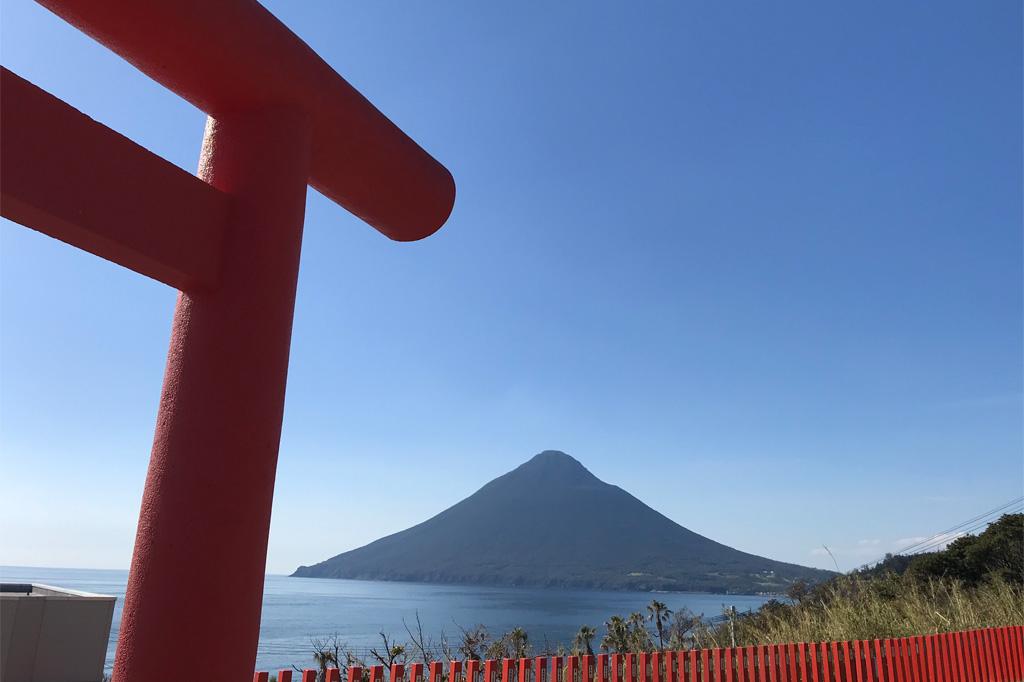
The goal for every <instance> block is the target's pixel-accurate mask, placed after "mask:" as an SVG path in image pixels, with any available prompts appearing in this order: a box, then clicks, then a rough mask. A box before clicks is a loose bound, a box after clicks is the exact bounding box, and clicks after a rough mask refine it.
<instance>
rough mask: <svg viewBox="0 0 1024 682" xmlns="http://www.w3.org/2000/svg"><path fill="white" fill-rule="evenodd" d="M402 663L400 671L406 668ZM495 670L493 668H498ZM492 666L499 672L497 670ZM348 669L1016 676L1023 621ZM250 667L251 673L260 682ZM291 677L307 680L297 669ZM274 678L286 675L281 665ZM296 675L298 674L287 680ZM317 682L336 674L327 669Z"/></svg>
mask: <svg viewBox="0 0 1024 682" xmlns="http://www.w3.org/2000/svg"><path fill="white" fill-rule="evenodd" d="M406 668H408V670H406ZM499 669H500V670H499ZM499 674H500V679H499ZM387 677H388V679H387V680H386V681H385V670H384V666H381V665H377V666H373V667H371V668H369V670H365V671H364V670H363V669H362V668H358V667H354V668H350V669H349V672H348V680H349V682H353V681H355V682H362V681H363V680H366V679H368V680H369V682H1024V627H1022V626H1008V627H1001V628H986V629H984V630H968V631H965V632H945V633H941V634H936V635H920V636H916V637H900V638H898V639H875V640H856V641H853V642H818V643H806V642H795V643H791V644H767V645H760V646H745V647H734V648H728V649H701V650H691V651H665V652H654V653H649V654H610V655H609V654H600V655H598V656H538V657H536V658H519V659H514V658H505V659H502V660H501V661H493V660H491V661H466V662H465V663H463V662H462V661H450V662H449V663H448V671H447V675H445V670H444V664H442V663H440V662H434V663H431V664H430V665H429V669H427V670H426V679H424V666H423V664H422V663H414V664H412V665H409V666H403V665H393V666H391V670H390V675H388V676H387ZM269 679H270V676H269V674H268V673H265V672H260V673H256V675H255V676H254V677H253V682H269ZM299 679H301V682H316V671H314V670H304V671H303V672H302V676H301V678H299ZM277 682H292V671H290V670H282V671H280V672H279V673H278V674H277ZM296 682H298V680H297V681H296ZM326 682H341V671H339V670H338V669H337V668H332V669H330V670H328V671H327V680H326Z"/></svg>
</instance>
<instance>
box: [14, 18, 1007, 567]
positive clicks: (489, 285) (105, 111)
mask: <svg viewBox="0 0 1024 682" xmlns="http://www.w3.org/2000/svg"><path fill="white" fill-rule="evenodd" d="M266 4H267V6H268V7H269V8H270V9H271V10H272V11H273V12H274V13H275V14H277V15H278V16H279V17H280V18H281V19H282V20H283V21H284V22H285V23H286V24H287V25H288V26H289V27H291V28H292V30H294V31H295V32H296V33H297V34H298V35H300V36H302V37H303V38H304V39H305V40H306V41H307V42H308V43H309V44H310V45H311V46H312V47H313V48H314V49H315V50H317V51H318V52H319V53H320V54H321V55H323V56H324V58H325V59H326V60H327V61H328V62H329V63H330V64H331V65H332V66H333V67H334V68H335V69H337V70H338V71H339V73H341V74H342V75H344V76H345V77H346V78H347V79H348V80H349V81H350V82H351V83H352V84H353V85H354V86H355V87H357V88H358V89H359V90H361V91H362V92H363V93H364V94H365V95H366V96H367V97H368V98H369V99H370V100H371V101H373V102H374V103H375V104H376V105H377V106H378V107H379V108H380V109H381V110H382V111H383V112H384V113H385V114H387V115H388V116H390V117H391V118H392V119H393V120H394V121H395V122H396V123H397V124H398V125H399V126H400V127H402V128H403V129H405V130H406V131H407V132H409V133H410V134H411V135H412V137H413V138H414V139H416V140H417V141H419V142H420V143H421V144H422V145H423V146H424V147H425V148H426V149H427V150H428V151H430V152H431V153H432V154H434V155H435V156H436V157H437V158H438V159H440V160H441V161H442V162H443V163H444V164H445V165H447V166H448V168H450V169H451V170H452V172H453V173H454V175H455V178H456V182H457V184H458V200H457V203H456V207H455V211H454V214H453V215H452V218H451V220H450V221H449V223H448V224H447V226H446V227H445V228H444V229H443V230H442V231H441V232H439V233H438V234H437V235H435V236H433V237H431V238H430V239H427V240H425V241H423V242H420V243H415V244H404V245H403V244H396V243H393V242H390V241H388V240H387V239H385V238H383V237H382V236H380V235H379V234H377V233H376V232H375V231H373V230H371V229H369V228H368V227H366V226H365V225H363V224H361V223H360V222H358V221H357V220H356V219H355V218H353V217H352V216H350V215H348V214H346V213H345V212H344V211H343V210H341V209H340V208H338V207H336V206H335V205H333V204H331V203H330V202H328V201H327V200H326V199H324V198H323V197H321V196H319V195H317V194H316V193H314V192H312V191H310V193H309V201H308V207H307V220H306V230H305V236H304V248H303V259H302V269H301V273H300V276H299V291H298V300H297V304H296V317H295V327H294V337H293V342H292V356H291V372H290V377H289V384H288V397H287V406H286V414H285V421H284V435H283V440H282V443H281V456H280V464H279V470H278V471H279V473H278V482H277V489H276V497H275V506H274V516H273V524H272V532H271V539H270V554H269V558H268V569H269V570H270V571H272V572H285V571H291V570H293V569H294V568H295V567H296V566H297V565H298V564H300V563H307V564H308V563H312V562H314V561H319V560H322V559H324V558H326V557H328V556H331V555H333V554H335V553H337V552H339V551H342V550H345V549H350V548H353V547H355V546H358V545H360V544H363V543H365V542H367V541H370V540H372V539H374V538H376V537H378V536H380V535H382V534H385V533H389V532H393V531H396V530H400V529H402V528H404V527H406V526H408V525H411V524H413V523H416V522H418V521H420V520H423V519H425V518H426V517H428V516H430V515H433V514H434V513H436V512H438V511H440V510H441V509H443V508H445V507H447V506H449V505H450V504H452V503H454V502H456V501H458V500H459V499H461V498H462V497H464V496H465V495H467V494H469V493H471V492H473V491H474V490H476V489H477V488H478V487H479V486H480V485H482V484H483V483H485V482H486V481H488V480H489V479H491V478H493V477H494V476H496V475H498V474H501V473H503V472H505V471H507V470H509V469H511V468H512V467H514V466H515V465H517V464H519V463H520V462H522V461H524V460H526V459H527V458H529V457H530V456H531V455H533V454H535V453H537V452H539V451H541V450H544V449H561V450H565V451H566V452H569V453H570V454H572V455H574V456H575V457H577V458H578V459H579V460H581V461H582V462H583V463H584V464H585V465H586V466H587V467H588V468H590V469H591V470H592V471H593V472H594V473H595V474H596V475H598V476H599V477H601V478H602V479H604V480H606V481H609V482H612V483H615V484H617V485H620V486H622V487H623V488H625V489H626V490H629V491H630V492H632V493H633V494H635V495H636V496H638V497H639V498H641V499H642V500H644V501H646V502H647V503H648V504H650V505H651V506H653V507H654V508H656V509H658V510H659V511H661V512H663V513H665V514H666V515H668V516H669V517H671V518H672V519H674V520H676V521H678V522H680V523H682V524H683V525H685V526H687V527H689V528H691V529H693V530H695V531H697V532H700V533H703V534H705V535H708V536H709V537H712V538H714V539H716V540H719V541H721V542H725V543H726V544H729V545H732V546H735V547H737V548H739V549H743V550H746V551H750V552H755V553H758V554H764V555H767V556H770V557H773V558H777V559H783V560H788V561H794V562H799V563H804V564H809V565H816V566H822V567H831V566H832V563H831V560H830V559H829V558H828V557H827V556H824V554H823V552H822V551H821V550H820V547H821V545H822V544H823V543H824V544H827V545H828V546H829V547H830V548H831V549H832V550H833V551H834V552H835V554H836V557H837V559H838V561H839V563H840V565H841V566H842V567H843V568H848V567H851V566H853V565H856V564H859V563H861V562H863V561H866V560H869V559H873V558H875V557H876V556H878V555H880V554H882V553H883V552H885V551H886V550H889V549H894V548H897V547H899V546H900V545H901V544H902V543H904V542H905V541H906V539H907V538H911V537H916V536H924V535H930V534H932V533H935V532H937V531H940V530H943V529H944V528H946V527H948V526H951V525H953V524H955V523H957V522H959V521H961V520H964V519H966V518H968V517H970V516H973V515H975V514H977V513H980V512H982V511H985V510H987V509H989V508H990V507H994V506H996V505H997V504H999V503H1000V502H1003V501H1005V500H1008V499H1010V498H1013V497H1015V496H1017V495H1020V494H1022V493H1021V491H1022V488H1024V461H1022V459H1024V458H1022V417H1021V413H1022V360H1021V358H1022V312H1021V311H1022V293H1021V281H1022V230H1021V205H1022V170H1021V168H1022V159H1021V148H1022V136H1021V114H1022V111H1021V81H1022V73H1021V49H1022V45H1021V42H1022V41H1021V25H1022V16H1021V12H1022V10H1021V3H1019V2H1016V1H1011V0H1006V1H992V2H959V1H957V2H928V3H925V2H918V3H882V2H878V3H824V4H822V3H814V2H806V3H786V4H785V5H784V6H783V5H770V4H768V3H753V2H750V3H731V2H730V3H695V2H686V3H669V2H646V3H638V4H631V5H627V4H624V3H582V2H580V3H540V2H516V3H494V2H449V3H441V2H432V3H421V2H361V3H355V2H335V1H327V0H323V1H318V2H285V1H284V0H277V1H275V2H268V3H266ZM0 39H2V43H0V44H2V53H0V56H2V61H3V64H4V65H5V66H7V67H8V68H11V69H12V70H14V71H15V72H17V73H18V74H20V75H22V76H24V77H26V78H28V79H29V80H31V81H33V82H35V83H37V84H38V85H40V86H41V87H43V88H44V89H46V90H48V91H49V92H51V93H54V94H56V95H58V96H60V97H62V98H64V99H65V100H67V101H68V102H70V103H71V104H73V105H74V106H76V107H77V108H79V109H81V110H82V111H84V112H86V113H87V114H89V115H91V116H92V117H94V118H96V119H97V120H99V121H102V122H103V123H105V124H107V125H109V126H111V127H112V128H114V129H116V130H118V131H120V132H122V133H124V134H125V135H127V136H129V137H130V138H132V139H134V140H136V141H137V142H139V143H141V144H143V145H145V146H147V147H149V148H150V149H152V150H154V151H155V152H157V153H158V154H160V155H162V156H163V157H165V158H167V159H169V160H170V161H172V162H174V163H176V164H178V165H180V166H181V167H183V168H186V169H188V170H190V171H192V170H194V168H195V165H196V158H197V154H198V149H199V142H200V139H201V136H202V132H203V121H204V116H203V115H202V114H201V113H200V112H199V111H197V110H195V109H193V108H192V107H191V106H190V105H188V104H186V103H184V102H183V101H182V100H180V99H179V98H178V97H177V96H175V95H173V94H171V93H170V92H168V91H166V90H164V89H162V88H161V87H160V86H157V85H155V84H154V83H152V82H151V81H149V80H148V79H147V78H146V77H144V76H142V75H141V74H139V73H138V72H136V71H135V70H134V69H133V68H132V67H130V66H129V65H128V64H127V63H125V62H123V61H122V60H121V59H120V58H118V57H117V56H115V55H113V54H112V53H110V52H108V51H107V50H106V49H105V48H103V47H101V46H100V45H98V44H96V43H94V42H92V41H91V40H90V39H88V38H86V37H85V36H83V35H81V34H79V33H77V32H76V31H74V30H73V29H71V27H70V26H68V25H66V24H64V23H63V22H62V21H61V20H59V19H57V18H56V17H54V16H52V15H50V14H49V13H48V12H47V11H46V10H44V9H42V8H40V7H39V6H37V5H35V4H34V3H32V2H29V1H28V0H2V29H0ZM55 172H59V170H58V169H55ZM0 285H2V298H0V303H2V305H0V325H2V328H0V331H2V344H0V379H2V385H0V414H2V422H0V451H2V458H3V461H2V464H0V524H2V527H0V564H22V565H25V564H28V565H54V566H82V567H119V568H120V567H127V565H128V562H129V558H130V555H131V549H132V542H133V538H134V528H135V522H136V518H137V514H138V507H139V502H140V498H141V494H142V483H143V478H144V475H145V470H146V465H147V461H148V456H149V448H150V443H151V436H152V430H153V426H154V421H155V416H156V408H157V401H158V397H159V392H160V384H161V379H162V373H163V366H164V360H165V353H166V348H167V342H168V336H169V331H170V323H171V313H172V310H173V307H174V301H175V295H176V294H175V292H174V291H172V290H170V289H168V288H167V287H165V286H163V285H161V284H157V283H155V282H153V281H149V280H146V279H145V278H143V277H142V276H140V275H136V274H134V273H132V272H129V271H127V270H124V269H121V268H119V267H117V266H115V265H112V264H110V263H107V262H104V261H101V260H100V259H98V258H96V257H94V256H91V255H89V254H86V253H84V252H81V251H77V250H75V249H73V248H71V247H68V246H66V245H64V244H61V243H59V242H57V241H54V240H52V239H50V238H48V237H45V236H43V235H40V234H38V233H35V232H33V231H31V230H28V229H25V228H23V227H21V226H18V225H14V224H11V223H7V222H4V223H3V224H2V225H0ZM239 465H240V466H244V462H239ZM609 540H610V541H611V542H614V538H609Z"/></svg>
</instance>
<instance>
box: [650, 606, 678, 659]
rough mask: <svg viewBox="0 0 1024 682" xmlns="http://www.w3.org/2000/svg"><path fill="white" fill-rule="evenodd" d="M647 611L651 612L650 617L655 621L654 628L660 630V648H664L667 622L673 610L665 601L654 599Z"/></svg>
mask: <svg viewBox="0 0 1024 682" xmlns="http://www.w3.org/2000/svg"><path fill="white" fill-rule="evenodd" d="M647 613H648V614H650V615H649V616H648V618H649V619H650V620H651V621H653V622H654V628H655V629H656V630H657V631H658V648H659V649H662V650H664V649H665V623H667V622H668V619H669V617H670V616H671V615H672V610H671V609H669V608H668V607H667V606H666V605H665V604H664V603H663V602H660V601H658V600H657V599H652V600H651V603H650V604H648V605H647Z"/></svg>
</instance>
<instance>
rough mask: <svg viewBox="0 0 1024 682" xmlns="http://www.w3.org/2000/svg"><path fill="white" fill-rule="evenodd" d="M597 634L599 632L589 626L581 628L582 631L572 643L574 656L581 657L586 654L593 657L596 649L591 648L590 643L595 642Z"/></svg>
mask: <svg viewBox="0 0 1024 682" xmlns="http://www.w3.org/2000/svg"><path fill="white" fill-rule="evenodd" d="M596 634H597V630H595V629H594V628H592V627H590V626H589V625H583V626H581V627H580V631H579V632H577V633H576V638H575V639H574V640H573V642H572V649H573V654H574V655H579V654H582V653H586V655H588V656H593V655H594V649H593V648H592V647H591V646H590V643H591V642H592V641H594V636H595V635H596Z"/></svg>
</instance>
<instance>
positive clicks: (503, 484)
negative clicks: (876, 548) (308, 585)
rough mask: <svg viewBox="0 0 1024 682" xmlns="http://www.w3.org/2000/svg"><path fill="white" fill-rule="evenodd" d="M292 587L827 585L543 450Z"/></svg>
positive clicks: (315, 569) (737, 588) (743, 588)
mask: <svg viewBox="0 0 1024 682" xmlns="http://www.w3.org/2000/svg"><path fill="white" fill-rule="evenodd" d="M294 575H295V576H299V577H312V578H356V579H367V580H404V581H414V582H438V583H466V584H483V585H536V586H563V587H593V588H603V589H640V590H649V589H659V590H700V591H713V592H726V591H728V592H774V591H782V590H785V588H786V587H787V585H788V584H790V583H792V581H794V580H797V579H803V580H808V581H819V580H822V579H824V578H827V577H828V576H829V575H830V573H829V572H827V571H821V570H818V569H813V568H807V567H804V566H797V565H795V564H787V563H783V562H780V561H773V560H771V559H766V558H764V557H759V556H755V555H753V554H747V553H746V552H740V551H738V550H735V549H732V548H731V547H726V546H725V545H723V544H720V543H718V542H715V541H713V540H710V539H708V538H706V537H704V536H702V535H698V534H697V533H694V532H693V531H690V530H688V529H686V528H684V527H683V526H680V525H679V524H678V523H676V522H675V521H672V520H671V519H669V518H667V517H666V516H664V515H662V514H660V513H658V512H656V511H655V510H653V509H651V508H650V507H648V506H647V505H646V504H644V503H643V502H641V501H640V500H638V499H637V498H635V497H633V496H632V495H630V494H629V493H627V492H626V491H625V490H622V489H621V488H619V487H617V486H614V485H609V484H608V483H605V482H603V481H601V480H600V479H598V478H597V477H596V476H594V475H593V474H592V473H590V472H589V471H587V469H586V468H585V467H584V466H583V465H582V464H580V463H579V462H578V461H576V460H575V459H573V458H572V457H570V456H569V455H567V454H565V453H563V452H558V451H552V450H548V451H545V452H542V453H540V454H539V455H537V456H535V457H534V458H532V459H531V460H529V461H528V462H526V463H525V464H522V465H521V466H519V467H518V468H516V469H514V470H513V471H510V472H509V473H507V474H505V475H504V476H499V477H498V478H496V479H494V480H493V481H491V482H490V483H488V484H487V485H485V486H484V487H482V488H481V489H480V490H478V491H476V492H475V493H473V494H472V495H470V496H469V497H467V498H466V499H464V500H462V501H461V502H459V503H458V504H456V505H454V506H452V507H450V508H448V509H446V510H445V511H443V512H441V513H440V514H438V515H437V516H434V517H433V518H431V519H428V520H427V521H424V522H423V523H421V524H419V525H416V526H413V527H412V528H408V529H406V530H403V531H401V532H400V533H395V534H394V535H389V536H387V537H384V538H381V539H379V540H377V541H375V542H371V543H370V544H368V545H366V546H364V547H360V548H359V549H354V550H352V551H350V552H345V553H343V554H339V555H337V556H335V557H333V558H331V559H327V560H326V561H323V562H321V563H319V564H315V565H313V566H300V567H299V569H298V570H297V571H295V573H294Z"/></svg>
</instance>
